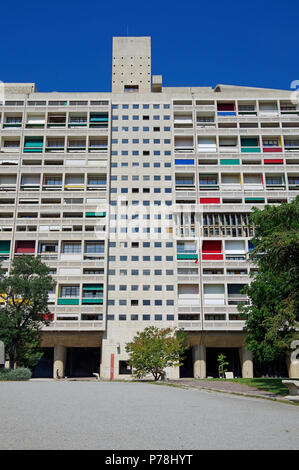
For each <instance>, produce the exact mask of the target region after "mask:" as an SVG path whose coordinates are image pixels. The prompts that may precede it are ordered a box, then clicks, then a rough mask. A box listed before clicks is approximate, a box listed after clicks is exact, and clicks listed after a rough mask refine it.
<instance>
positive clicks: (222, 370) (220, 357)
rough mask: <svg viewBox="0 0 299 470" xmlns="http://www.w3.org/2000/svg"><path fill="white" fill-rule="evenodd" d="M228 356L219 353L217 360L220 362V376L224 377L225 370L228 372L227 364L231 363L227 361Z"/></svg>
mask: <svg viewBox="0 0 299 470" xmlns="http://www.w3.org/2000/svg"><path fill="white" fill-rule="evenodd" d="M226 359H227V358H226V356H225V355H224V354H222V353H221V354H219V355H218V357H217V362H218V372H219V377H222V378H224V374H225V372H227V369H226V367H225V366H228V365H229V362H227V361H226Z"/></svg>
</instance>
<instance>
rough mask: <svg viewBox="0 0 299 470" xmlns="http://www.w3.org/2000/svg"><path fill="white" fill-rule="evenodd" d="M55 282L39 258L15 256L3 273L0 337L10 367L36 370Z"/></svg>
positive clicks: (1, 273) (1, 281)
mask: <svg viewBox="0 0 299 470" xmlns="http://www.w3.org/2000/svg"><path fill="white" fill-rule="evenodd" d="M54 285H55V283H54V281H53V279H52V276H51V275H50V274H49V268H48V267H47V266H46V265H45V264H44V263H42V262H41V260H40V257H36V258H35V257H32V256H29V255H24V256H19V257H16V258H15V259H14V260H13V262H12V267H11V271H10V273H9V275H7V276H4V274H3V271H2V270H1V272H0V298H2V299H3V300H4V301H5V302H4V303H1V304H0V338H1V340H2V341H3V342H4V344H5V350H6V352H7V353H8V354H9V359H10V367H11V368H12V367H13V364H14V363H15V362H16V363H17V364H20V365H23V366H27V367H33V366H34V365H35V364H36V363H37V362H38V360H39V359H40V357H41V352H40V350H39V346H40V340H41V329H42V326H43V325H48V324H49V320H48V319H47V315H49V314H50V312H49V310H48V292H49V291H50V290H51V289H52V288H53V287H54Z"/></svg>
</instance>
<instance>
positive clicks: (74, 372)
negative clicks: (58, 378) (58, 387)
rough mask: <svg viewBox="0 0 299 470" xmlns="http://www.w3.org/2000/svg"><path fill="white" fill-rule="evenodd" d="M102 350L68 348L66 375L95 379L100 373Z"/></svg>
mask: <svg viewBox="0 0 299 470" xmlns="http://www.w3.org/2000/svg"><path fill="white" fill-rule="evenodd" d="M100 362H101V348H67V356H66V367H65V375H66V376H67V377H94V376H93V373H94V372H97V373H99V371H100Z"/></svg>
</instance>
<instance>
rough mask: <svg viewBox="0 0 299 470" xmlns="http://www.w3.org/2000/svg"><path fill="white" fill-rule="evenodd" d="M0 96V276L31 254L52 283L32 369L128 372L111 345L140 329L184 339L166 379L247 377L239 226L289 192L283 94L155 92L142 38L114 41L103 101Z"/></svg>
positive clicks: (246, 267) (293, 132)
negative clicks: (182, 355)
mask: <svg viewBox="0 0 299 470" xmlns="http://www.w3.org/2000/svg"><path fill="white" fill-rule="evenodd" d="M2 98H3V100H2V106H1V107H0V108H1V109H0V112H1V131H0V132H1V143H0V148H1V152H0V164H1V174H0V197H1V201H0V202H1V231H0V246H1V259H2V266H3V267H4V268H5V269H7V270H9V267H10V263H11V260H12V259H13V258H14V257H15V256H19V255H21V254H30V255H33V256H34V255H37V254H38V255H40V256H41V258H42V260H43V261H44V262H46V263H47V264H48V266H49V267H50V269H51V273H52V275H53V277H54V278H55V280H56V282H57V285H56V287H55V290H54V291H53V292H51V293H50V294H49V300H50V305H49V308H50V310H51V312H52V321H51V324H50V326H47V327H45V328H44V331H43V344H42V345H43V347H44V348H45V356H44V359H43V363H42V364H40V365H39V366H38V367H37V368H36V372H35V373H36V375H37V376H38V375H39V374H40V376H42V375H47V374H48V375H49V374H50V375H52V374H54V377H57V376H58V375H59V376H60V377H62V376H65V375H67V376H85V375H92V373H93V372H99V371H100V375H101V377H102V378H106V379H117V378H126V377H129V376H130V375H129V374H130V370H129V368H128V366H127V363H126V361H127V359H128V357H127V355H126V352H125V345H126V343H127V342H128V341H130V340H131V339H132V338H133V336H134V335H135V334H136V332H137V331H140V330H142V329H144V328H145V327H146V326H149V325H155V326H157V327H159V328H160V327H177V328H183V329H184V330H185V331H186V332H187V333H188V338H189V344H190V346H191V348H190V350H189V353H188V355H187V358H186V361H185V365H184V367H182V368H181V369H180V370H179V369H177V368H174V369H169V370H168V371H167V374H168V377H170V378H178V377H179V375H180V374H181V376H190V377H191V376H194V377H202V378H203V377H206V376H217V360H216V359H217V354H219V352H225V353H226V354H227V356H228V359H229V362H230V370H232V371H233V372H234V374H235V375H238V376H243V377H251V376H252V375H253V362H252V357H251V354H250V353H249V351H247V350H246V348H245V347H244V339H245V334H244V332H243V327H244V321H242V320H240V319H239V314H238V310H237V305H238V304H239V303H246V302H248V299H246V297H245V296H244V295H243V294H242V293H241V291H242V288H243V286H244V285H245V284H248V283H249V279H250V278H249V275H250V272H251V271H252V270H254V269H255V267H254V266H253V265H251V264H250V263H249V261H248V253H249V251H250V249H251V245H250V239H251V238H252V235H253V233H252V229H251V228H250V227H249V223H248V217H249V214H250V211H251V209H252V207H254V206H256V207H260V208H263V206H264V204H280V203H282V202H284V201H285V202H290V201H291V200H292V199H294V198H295V197H296V195H297V194H298V188H299V165H298V164H299V105H298V104H297V103H296V100H294V96H293V93H292V92H291V91H285V90H271V89H261V88H250V87H239V86H228V85H218V86H216V87H215V88H214V89H213V88H211V87H178V88H174V87H163V83H162V77H161V76H160V75H155V76H153V77H152V76H151V47H150V38H148V37H138V38H137V37H134V38H133V37H122V38H114V39H113V61H112V92H111V93H99V92H95V93H58V92H50V93H38V92H37V90H36V88H35V85H34V84H19V83H15V84H13V83H7V84H4V85H3V97H2ZM289 374H290V376H298V375H299V370H298V364H295V363H289Z"/></svg>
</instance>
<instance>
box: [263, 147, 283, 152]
mask: <svg viewBox="0 0 299 470" xmlns="http://www.w3.org/2000/svg"><path fill="white" fill-rule="evenodd" d="M263 152H264V153H266V152H269V153H277V152H282V148H281V147H263Z"/></svg>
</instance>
